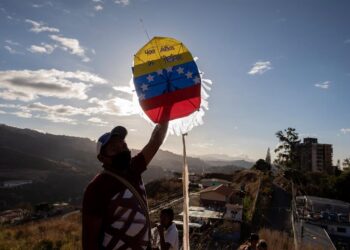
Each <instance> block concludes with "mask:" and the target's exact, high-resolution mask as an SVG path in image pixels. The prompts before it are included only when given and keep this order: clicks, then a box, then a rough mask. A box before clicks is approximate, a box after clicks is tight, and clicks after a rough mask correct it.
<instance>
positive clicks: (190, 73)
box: [186, 71, 193, 79]
mask: <svg viewBox="0 0 350 250" xmlns="http://www.w3.org/2000/svg"><path fill="white" fill-rule="evenodd" d="M192 74H193V73H192V72H191V71H188V72H187V73H186V76H187V79H190V78H192Z"/></svg>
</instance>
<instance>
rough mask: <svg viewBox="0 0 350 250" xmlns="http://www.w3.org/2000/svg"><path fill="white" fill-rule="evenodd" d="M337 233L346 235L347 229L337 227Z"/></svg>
mask: <svg viewBox="0 0 350 250" xmlns="http://www.w3.org/2000/svg"><path fill="white" fill-rule="evenodd" d="M337 232H338V233H346V228H345V227H337Z"/></svg>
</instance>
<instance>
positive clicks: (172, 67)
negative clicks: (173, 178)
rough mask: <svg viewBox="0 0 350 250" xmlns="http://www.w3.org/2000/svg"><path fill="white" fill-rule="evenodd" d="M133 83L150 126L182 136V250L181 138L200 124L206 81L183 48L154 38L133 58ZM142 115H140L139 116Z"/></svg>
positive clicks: (186, 195) (185, 234) (205, 104)
mask: <svg viewBox="0 0 350 250" xmlns="http://www.w3.org/2000/svg"><path fill="white" fill-rule="evenodd" d="M132 71H133V79H132V81H133V84H134V87H135V91H136V95H135V96H134V101H135V100H136V99H137V101H138V102H139V104H140V106H141V108H142V110H143V111H144V114H145V115H146V116H147V117H148V119H150V120H151V121H152V122H153V123H162V122H167V121H171V122H170V124H169V129H170V133H173V134H177V135H180V134H181V135H182V143H183V173H182V177H183V178H182V179H183V197H184V207H183V249H184V250H188V249H190V246H189V245H190V244H189V215H188V213H189V192H188V186H189V179H188V165H187V158H186V143H185V135H186V134H187V132H189V131H190V130H191V129H192V128H193V127H194V126H196V125H199V124H202V117H203V115H204V109H208V102H207V101H206V99H207V98H208V97H209V95H208V94H207V93H206V90H210V87H209V86H208V84H212V83H211V81H210V80H208V79H202V78H201V72H200V71H199V69H198V67H197V64H196V62H195V59H194V58H193V57H192V54H191V53H190V51H189V50H188V49H187V48H186V46H185V45H184V44H183V43H182V42H180V41H177V40H175V39H173V38H169V37H154V38H153V39H151V40H150V41H149V42H148V43H147V44H146V45H144V46H143V47H142V48H141V49H140V50H139V51H138V52H137V53H136V54H135V56H134V65H133V68H132ZM141 115H142V114H141Z"/></svg>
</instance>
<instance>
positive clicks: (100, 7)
mask: <svg viewBox="0 0 350 250" xmlns="http://www.w3.org/2000/svg"><path fill="white" fill-rule="evenodd" d="M94 9H95V10H96V11H101V10H103V6H102V5H96V6H95V7H94Z"/></svg>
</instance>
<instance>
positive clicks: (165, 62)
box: [133, 52, 193, 77]
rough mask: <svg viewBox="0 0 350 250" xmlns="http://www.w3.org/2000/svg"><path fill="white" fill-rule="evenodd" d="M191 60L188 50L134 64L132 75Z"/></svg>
mask: <svg viewBox="0 0 350 250" xmlns="http://www.w3.org/2000/svg"><path fill="white" fill-rule="evenodd" d="M135 57H136V56H135ZM191 61H193V57H192V55H191V53H190V52H186V53H182V54H177V55H170V56H167V57H163V58H160V59H157V60H154V61H148V62H144V63H141V64H135V66H134V69H133V73H134V77H138V76H141V75H145V74H148V73H151V72H155V71H157V70H160V69H166V68H169V67H174V66H176V65H179V64H183V63H187V62H191Z"/></svg>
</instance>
